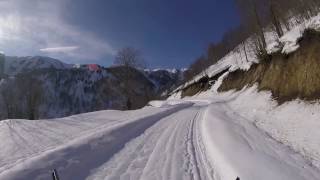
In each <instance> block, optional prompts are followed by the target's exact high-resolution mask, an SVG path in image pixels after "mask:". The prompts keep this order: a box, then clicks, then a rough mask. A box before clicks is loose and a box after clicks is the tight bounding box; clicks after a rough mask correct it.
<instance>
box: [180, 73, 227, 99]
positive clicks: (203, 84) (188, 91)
mask: <svg viewBox="0 0 320 180" xmlns="http://www.w3.org/2000/svg"><path fill="white" fill-rule="evenodd" d="M227 71H229V69H225V70H223V71H221V72H220V73H218V74H216V75H215V76H213V77H210V78H209V77H208V76H204V77H202V78H201V79H200V80H198V81H197V82H195V83H193V84H190V85H189V86H186V87H184V88H183V89H182V93H181V97H182V98H184V97H187V96H194V95H196V94H198V93H200V92H203V91H207V90H208V89H210V88H211V86H212V84H213V83H214V82H215V81H217V80H218V78H219V77H220V76H221V75H223V74H224V73H226V72H227Z"/></svg>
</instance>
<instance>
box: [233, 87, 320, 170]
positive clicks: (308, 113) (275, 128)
mask: <svg viewBox="0 0 320 180" xmlns="http://www.w3.org/2000/svg"><path fill="white" fill-rule="evenodd" d="M228 96H230V94H228ZM228 104H229V106H230V107H231V108H232V109H233V110H234V111H235V112H238V113H239V114H240V115H241V116H242V117H245V118H246V119H247V120H249V121H250V122H252V123H254V124H255V125H256V126H257V127H259V128H260V129H262V130H263V131H265V132H267V133H268V134H269V135H270V136H272V137H273V138H275V139H276V140H278V141H279V142H281V143H283V144H285V145H287V146H289V147H291V148H292V149H294V150H295V151H296V152H299V153H300V154H302V155H303V156H304V157H305V158H306V159H308V160H310V161H311V163H312V164H313V165H315V166H317V167H318V168H320V144H319V137H320V131H319V128H320V121H319V118H320V104H319V103H318V102H315V103H307V102H303V101H301V100H295V101H292V102H287V103H285V104H282V105H280V106H278V105H277V103H276V102H275V101H273V100H272V99H271V94H270V93H268V92H260V93H258V92H257V90H256V87H252V88H248V89H246V90H243V91H242V92H240V94H239V95H237V97H236V98H235V99H234V100H233V101H231V102H229V103H228Z"/></svg>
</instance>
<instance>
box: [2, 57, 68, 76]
mask: <svg viewBox="0 0 320 180" xmlns="http://www.w3.org/2000/svg"><path fill="white" fill-rule="evenodd" d="M71 67H72V65H71V64H65V63H63V62H61V61H59V60H57V59H53V58H50V57H42V56H27V57H14V56H6V57H5V70H4V72H5V74H8V75H16V74H19V73H23V72H30V71H33V70H37V69H45V68H54V69H67V68H71Z"/></svg>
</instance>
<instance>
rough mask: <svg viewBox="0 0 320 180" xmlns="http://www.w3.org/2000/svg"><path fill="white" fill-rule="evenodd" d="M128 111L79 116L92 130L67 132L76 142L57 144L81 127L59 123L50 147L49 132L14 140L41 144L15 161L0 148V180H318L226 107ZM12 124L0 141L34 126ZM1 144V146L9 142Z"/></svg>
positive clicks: (200, 104)
mask: <svg viewBox="0 0 320 180" xmlns="http://www.w3.org/2000/svg"><path fill="white" fill-rule="evenodd" d="M126 113H128V112H123V113H119V112H117V111H115V112H112V111H106V112H98V113H96V114H95V113H90V114H88V115H82V116H81V118H82V119H83V118H85V119H86V120H84V122H85V123H84V124H88V123H90V122H91V121H92V122H93V123H95V125H96V126H95V127H87V129H85V131H84V132H83V129H84V127H82V128H79V130H73V131H72V134H79V136H75V137H73V138H71V139H70V140H65V141H63V140H62V139H60V138H65V137H67V136H68V129H69V128H70V131H71V127H72V126H73V125H77V126H79V127H81V126H82V125H81V124H82V123H83V122H82V121H81V120H80V119H78V120H79V121H78V122H77V121H72V122H70V119H68V118H67V119H62V120H58V121H57V123H58V124H59V123H61V126H59V128H62V129H64V131H65V132H64V133H65V134H64V135H63V136H61V135H60V134H61V132H59V133H58V132H56V131H55V130H54V129H52V132H51V136H53V137H56V140H57V139H58V140H59V141H61V142H60V143H56V144H50V143H49V142H47V143H48V144H50V145H48V144H46V142H45V139H46V138H47V134H46V133H48V132H47V131H48V129H45V130H43V131H42V130H41V129H37V131H38V132H37V133H35V134H33V135H32V138H25V139H24V140H25V141H23V142H19V144H20V145H21V146H23V145H24V143H25V145H26V144H32V143H33V145H35V146H37V143H40V142H41V147H40V148H39V147H38V148H37V149H33V153H32V154H31V155H30V153H22V154H19V153H18V152H14V151H12V153H13V155H14V156H16V157H17V158H9V157H5V155H4V154H5V153H8V151H9V150H10V147H8V148H9V150H8V148H7V150H6V151H4V150H1V149H0V156H1V158H2V159H1V160H0V179H5V180H6V179H50V170H51V169H53V168H56V169H57V170H58V172H59V175H60V178H61V179H62V180H63V179H77V180H78V179H89V180H93V179H105V180H120V179H123V180H127V179H133V180H135V179H142V180H150V179H152V180H170V179H171V180H179V179H181V180H207V179H208V180H225V179H226V180H227V179H228V180H229V179H230V180H233V179H234V180H235V179H236V177H240V178H241V179H245V180H256V179H259V180H270V179H273V180H277V179H279V180H286V179H290V180H303V179H306V180H313V179H314V180H316V179H319V177H320V172H319V170H318V169H316V168H314V167H312V166H311V165H309V164H310V163H308V162H307V161H306V160H304V159H303V158H302V156H300V155H299V154H297V153H295V152H293V151H292V150H291V149H289V148H288V147H286V146H284V145H282V144H280V143H278V142H277V141H275V140H273V139H272V138H270V137H269V136H268V135H267V134H266V133H264V132H262V131H261V130H258V129H257V128H256V127H255V126H254V125H253V124H251V123H250V122H249V121H247V120H245V118H243V117H241V116H240V115H238V114H237V113H236V112H234V111H233V110H232V109H231V108H230V107H228V105H227V103H224V102H216V103H212V104H209V103H208V102H206V101H198V102H196V101H194V104H191V103H182V104H177V105H170V106H168V105H166V106H163V107H152V108H151V107H149V108H144V109H142V110H137V111H133V112H130V113H129V114H126ZM79 117H80V116H79ZM79 117H77V116H74V118H75V119H77V118H79ZM88 118H91V119H92V120H90V121H88ZM130 118H131V119H130ZM97 119H99V120H97ZM13 122H15V121H13ZM18 122H20V121H18V120H17V122H16V123H15V124H16V125H14V126H12V125H10V126H9V125H8V123H7V122H6V123H2V124H0V130H2V131H0V133H2V134H0V135H1V137H6V138H12V137H14V136H5V135H6V134H5V132H4V128H7V127H10V128H9V130H8V131H7V132H6V133H12V132H13V130H15V133H17V134H20V135H21V136H26V135H28V134H30V133H31V134H32V132H28V129H26V130H25V131H24V132H23V131H22V130H21V129H20V128H21V127H20V126H23V127H26V126H27V125H28V126H27V127H32V126H35V125H37V123H34V122H32V124H24V123H25V121H23V123H22V124H21V125H20V123H18ZM67 122H69V123H71V125H70V124H68V123H67ZM11 123H12V122H11ZM45 123H46V122H45ZM47 123H55V121H48V122H47ZM72 123H74V124H72ZM76 123H77V124H76ZM33 128H34V127H33ZM7 129H8V128H7ZM30 129H32V128H30ZM34 130H35V129H34ZM70 133H71V132H70ZM13 141H15V140H13ZM49 141H50V140H49ZM6 142H7V141H5V142H3V146H5V145H7V144H9V143H6ZM16 143H18V142H16ZM9 145H10V144H9ZM13 147H15V146H14V145H12V148H13ZM49 147H50V148H49ZM16 153H18V154H19V155H17V154H16Z"/></svg>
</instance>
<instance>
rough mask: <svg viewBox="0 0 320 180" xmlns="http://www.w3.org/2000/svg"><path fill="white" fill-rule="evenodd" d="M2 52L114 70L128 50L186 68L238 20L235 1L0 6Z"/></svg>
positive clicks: (31, 0) (65, 0) (52, 1)
mask: <svg viewBox="0 0 320 180" xmlns="http://www.w3.org/2000/svg"><path fill="white" fill-rule="evenodd" d="M0 9H1V11H0V51H2V52H4V53H5V54H6V55H10V56H35V55H41V56H49V57H53V58H57V59H59V60H61V61H63V62H65V63H70V64H76V63H79V64H95V63H96V64H100V65H103V66H110V65H112V63H113V60H114V57H115V55H116V53H117V51H118V50H120V49H121V48H123V47H134V48H136V49H139V50H140V51H141V52H142V54H143V57H144V59H145V61H146V62H147V64H148V66H149V67H150V68H184V67H188V65H189V64H190V63H191V62H192V61H194V60H195V58H197V57H199V56H200V55H202V54H203V53H205V51H206V47H207V45H208V44H209V43H210V42H217V41H219V40H220V39H221V38H222V36H223V34H224V33H225V32H226V31H228V30H229V29H231V28H233V27H235V26H237V24H238V23H239V18H238V15H237V11H236V8H235V6H234V3H233V0H223V1H222V0H0Z"/></svg>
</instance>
